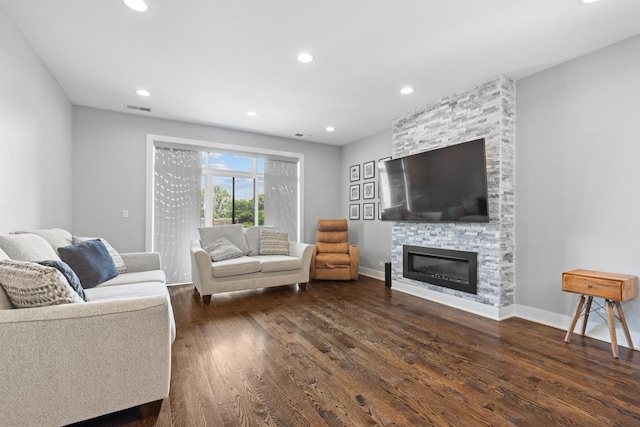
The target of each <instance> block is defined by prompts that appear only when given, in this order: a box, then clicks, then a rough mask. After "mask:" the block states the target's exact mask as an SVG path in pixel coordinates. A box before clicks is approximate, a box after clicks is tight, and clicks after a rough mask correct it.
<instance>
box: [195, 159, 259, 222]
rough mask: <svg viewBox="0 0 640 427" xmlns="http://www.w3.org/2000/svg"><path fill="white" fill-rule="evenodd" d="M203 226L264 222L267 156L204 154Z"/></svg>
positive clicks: (202, 186) (201, 211)
mask: <svg viewBox="0 0 640 427" xmlns="http://www.w3.org/2000/svg"><path fill="white" fill-rule="evenodd" d="M201 164H202V179H201V181H200V183H201V202H202V207H201V209H200V225H201V226H210V225H218V224H243V225H244V226H251V225H264V158H260V157H255V156H247V155H236V154H229V153H221V152H203V153H202V162H201Z"/></svg>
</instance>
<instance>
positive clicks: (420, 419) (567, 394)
mask: <svg viewBox="0 0 640 427" xmlns="http://www.w3.org/2000/svg"><path fill="white" fill-rule="evenodd" d="M360 277H361V278H360V280H358V281H357V282H311V283H310V284H309V285H308V286H307V290H306V291H298V290H297V288H296V287H291V286H289V287H281V288H271V289H264V290H257V291H247V292H237V293H229V294H224V295H217V296H214V298H213V299H212V300H211V304H209V305H203V304H202V302H201V300H200V298H199V297H198V295H197V294H195V293H194V291H193V286H180V287H172V288H170V293H171V297H172V302H173V308H174V312H175V317H176V323H177V338H176V341H175V343H174V345H173V356H172V359H173V362H172V365H173V366H172V369H173V371H172V380H171V391H170V395H169V398H167V399H165V401H164V402H163V405H162V410H161V411H160V414H159V416H158V417H157V418H155V419H148V420H145V421H139V420H137V419H136V417H137V413H136V412H135V411H133V410H131V411H124V412H121V413H118V414H114V415H112V416H108V417H103V418H101V419H98V420H92V421H91V422H90V423H88V424H91V425H109V426H111V425H120V426H151V425H156V426H257V425H263V426H271V425H278V426H296V427H297V426H322V425H328V426H369V425H398V426H429V425H436V426H484V425H487V426H488V425H492V426H503V425H515V426H537V425H547V426H555V425H562V426H572V425H575V426H593V425H620V426H631V425H640V364H639V363H638V362H639V361H640V356H639V355H638V354H636V353H635V352H633V351H631V350H628V349H627V348H624V347H620V359H618V360H617V359H614V358H613V357H612V355H611V347H610V345H609V344H608V343H605V342H601V341H597V340H593V339H589V338H583V337H581V336H579V335H575V336H574V337H573V340H572V342H571V344H566V343H564V341H563V339H564V335H565V331H563V330H559V329H554V328H550V327H546V326H543V325H540V324H536V323H532V322H528V321H525V320H522V319H517V318H512V319H509V320H505V321H502V322H496V321H493V320H488V319H486V318H483V317H480V316H476V315H473V314H469V313H466V312H463V311H459V310H456V309H452V308H449V307H445V306H442V305H439V304H435V303H432V302H429V301H425V300H422V299H419V298H415V297H412V296H409V295H406V294H403V293H400V292H397V291H394V290H390V289H387V288H385V287H384V284H383V282H381V281H378V280H374V279H370V278H367V277H363V276H360Z"/></svg>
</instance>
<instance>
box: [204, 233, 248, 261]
mask: <svg viewBox="0 0 640 427" xmlns="http://www.w3.org/2000/svg"><path fill="white" fill-rule="evenodd" d="M203 249H204V250H205V251H206V252H207V253H208V254H209V256H210V257H211V261H214V262H217V261H224V260H225V259H233V258H238V257H241V256H244V252H242V250H241V249H240V248H238V247H237V246H236V245H234V244H233V243H231V242H230V241H229V239H227V238H226V237H221V238H219V239H218V240H216V241H215V242H213V243H209V244H208V245H206V246H205V247H204V248H203Z"/></svg>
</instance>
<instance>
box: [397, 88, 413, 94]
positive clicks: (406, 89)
mask: <svg viewBox="0 0 640 427" xmlns="http://www.w3.org/2000/svg"><path fill="white" fill-rule="evenodd" d="M400 93H401V94H403V95H409V94H410V93H413V88H412V87H409V86H406V87H403V88H402V89H400Z"/></svg>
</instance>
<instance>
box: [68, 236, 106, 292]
mask: <svg viewBox="0 0 640 427" xmlns="http://www.w3.org/2000/svg"><path fill="white" fill-rule="evenodd" d="M58 252H60V257H61V258H62V260H63V261H64V262H66V263H67V264H69V267H71V269H72V270H73V271H74V272H75V273H76V274H77V275H78V277H79V278H80V283H82V287H83V288H85V289H87V288H93V287H95V286H96V285H99V284H100V283H102V282H105V281H107V280H109V279H111V278H114V277H116V276H117V275H118V269H117V268H116V265H115V264H114V263H113V259H112V258H111V255H109V252H108V251H107V248H106V247H105V245H104V243H102V242H101V241H100V240H88V241H86V242H84V243H80V244H78V245H71V246H66V247H64V248H58Z"/></svg>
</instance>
